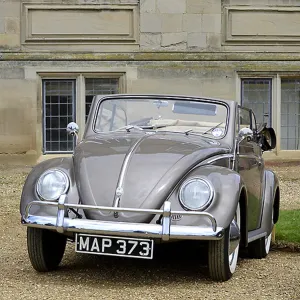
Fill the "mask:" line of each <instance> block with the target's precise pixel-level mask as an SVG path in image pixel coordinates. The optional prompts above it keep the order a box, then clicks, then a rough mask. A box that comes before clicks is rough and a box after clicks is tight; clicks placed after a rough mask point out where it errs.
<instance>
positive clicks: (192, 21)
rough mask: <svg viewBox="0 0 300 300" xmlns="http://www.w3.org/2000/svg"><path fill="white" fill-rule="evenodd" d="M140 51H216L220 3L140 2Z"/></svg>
mask: <svg viewBox="0 0 300 300" xmlns="http://www.w3.org/2000/svg"><path fill="white" fill-rule="evenodd" d="M140 19H141V25H140V26H141V27H140V31H141V38H140V47H141V50H155V49H160V50H164V51H169V50H172V51H174V50H177V51H183V50H184V51H186V50H194V51H195V50H204V49H205V50H214V51H215V50H219V49H220V47H221V1H220V0H204V1H198V0H157V1H154V0H141V8H140Z"/></svg>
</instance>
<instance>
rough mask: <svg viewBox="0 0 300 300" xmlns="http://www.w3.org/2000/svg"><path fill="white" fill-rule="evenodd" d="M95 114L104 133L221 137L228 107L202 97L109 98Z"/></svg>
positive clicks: (96, 122)
mask: <svg viewBox="0 0 300 300" xmlns="http://www.w3.org/2000/svg"><path fill="white" fill-rule="evenodd" d="M96 113H97V118H96V120H95V123H94V130H95V131H96V132H104V133H105V132H111V131H121V130H124V131H125V130H127V131H131V130H149V131H152V130H155V131H171V132H179V133H186V134H205V135H208V136H210V137H212V138H222V137H223V136H224V135H225V133H226V127H227V107H226V106H225V105H224V104H220V103H216V102H207V101H200V100H198V101H190V100H169V99H130V98H126V99H111V100H110V99H108V100H104V101H102V103H101V104H100V106H99V108H98V111H97V112H96Z"/></svg>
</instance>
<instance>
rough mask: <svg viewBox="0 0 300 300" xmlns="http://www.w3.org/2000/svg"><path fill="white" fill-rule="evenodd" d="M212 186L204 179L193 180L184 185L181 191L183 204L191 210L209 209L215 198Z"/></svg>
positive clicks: (180, 198) (180, 195) (180, 196)
mask: <svg viewBox="0 0 300 300" xmlns="http://www.w3.org/2000/svg"><path fill="white" fill-rule="evenodd" d="M213 194H214V190H213V188H212V186H211V184H210V183H209V182H208V181H207V180H205V179H202V178H192V179H189V180H187V181H186V182H184V183H183V185H182V186H181V188H180V191H179V200H180V202H181V204H182V205H183V206H184V207H185V208H187V209H190V210H203V209H205V208H207V206H208V205H209V204H210V202H211V200H212V198H213Z"/></svg>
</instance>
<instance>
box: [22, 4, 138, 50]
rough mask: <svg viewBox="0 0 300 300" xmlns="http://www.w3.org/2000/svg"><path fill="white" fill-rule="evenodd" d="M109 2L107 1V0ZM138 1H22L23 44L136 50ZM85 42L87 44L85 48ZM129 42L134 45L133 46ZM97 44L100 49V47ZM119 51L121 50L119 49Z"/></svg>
mask: <svg viewBox="0 0 300 300" xmlns="http://www.w3.org/2000/svg"><path fill="white" fill-rule="evenodd" d="M106 2H107V1H106ZM138 22H139V16H138V4H137V3H136V2H133V3H128V1H127V3H126V4H123V3H122V4H58V3H54V4H53V3H51V4H50V3H41V4H36V3H30V2H26V3H22V26H21V28H22V29H21V39H22V45H23V46H24V47H25V48H26V47H29V48H30V47H32V48H35V49H39V47H40V48H41V49H49V50H55V48H56V47H57V49H58V50H61V49H64V47H63V46H64V45H67V47H70V48H69V49H68V48H67V47H66V49H67V50H70V51H73V50H75V51H76V49H78V50H81V51H82V50H85V49H86V50H91V49H92V47H91V45H95V46H96V49H100V50H101V47H100V48H99V46H101V45H103V46H104V48H103V49H105V51H109V50H110V46H109V45H111V46H112V47H111V49H112V50H113V51H115V49H118V48H119V50H120V51H122V47H120V46H119V47H116V46H117V45H120V44H121V45H122V44H124V45H125V47H124V49H126V51H128V50H134V48H135V47H136V46H137V45H138V37H139V32H138V29H139V25H138ZM85 45H86V47H85ZM129 45H132V46H135V47H133V48H131V47H130V46H129ZM97 46H98V48H97ZM117 51H118V50H117Z"/></svg>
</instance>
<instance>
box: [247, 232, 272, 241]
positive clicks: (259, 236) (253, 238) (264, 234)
mask: <svg viewBox="0 0 300 300" xmlns="http://www.w3.org/2000/svg"><path fill="white" fill-rule="evenodd" d="M266 236H267V233H266V232H263V233H261V234H258V235H254V236H251V237H250V238H248V243H251V242H253V241H255V240H258V239H260V238H262V237H266Z"/></svg>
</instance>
